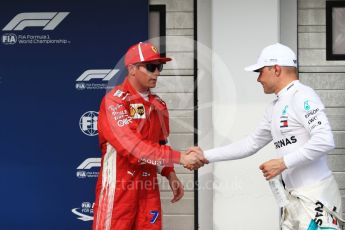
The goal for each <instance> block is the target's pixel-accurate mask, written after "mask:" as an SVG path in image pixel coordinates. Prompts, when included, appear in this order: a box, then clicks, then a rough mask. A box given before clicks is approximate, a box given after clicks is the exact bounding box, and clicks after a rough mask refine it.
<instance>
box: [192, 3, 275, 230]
mask: <svg viewBox="0 0 345 230" xmlns="http://www.w3.org/2000/svg"><path fill="white" fill-rule="evenodd" d="M212 30H213V31H212V35H213V36H212V48H213V51H214V55H213V66H212V69H213V73H212V77H213V125H214V145H215V146H221V145H224V144H227V143H231V142H233V141H236V140H238V139H240V138H242V137H244V136H245V135H246V134H248V133H249V132H251V131H253V130H254V128H255V127H256V125H257V124H258V122H259V121H260V119H261V118H262V116H263V112H264V109H265V107H266V105H267V104H268V102H269V101H270V100H272V99H273V96H272V95H264V94H263V91H262V87H261V85H260V84H258V83H257V82H256V78H257V74H255V73H247V72H244V70H243V68H244V67H245V66H247V65H250V64H253V63H254V62H255V61H256V59H257V56H258V55H259V52H260V51H261V49H262V48H263V47H265V46H267V45H269V44H272V43H275V42H277V41H278V40H279V0H265V1H255V0H241V1H238V0H213V1H212ZM199 90H200V89H199ZM273 151H274V149H273V146H272V145H270V146H269V147H266V148H265V149H263V150H261V151H260V152H259V154H256V155H254V156H252V157H250V158H247V159H243V160H238V161H232V162H221V163H216V164H215V165H214V174H213V175H214V197H213V202H214V204H213V225H214V226H213V228H214V229H215V230H217V229H219V230H224V229H241V230H245V229H253V228H255V229H265V230H271V229H272V230H273V229H279V224H278V222H279V210H278V208H277V205H276V204H275V201H274V199H273V197H272V194H271V191H270V190H269V187H268V183H267V182H266V181H265V179H264V177H263V176H262V174H261V172H260V170H259V168H258V167H259V165H260V164H261V163H263V162H265V161H267V160H269V159H271V158H272V157H273ZM200 218H202V217H200Z"/></svg>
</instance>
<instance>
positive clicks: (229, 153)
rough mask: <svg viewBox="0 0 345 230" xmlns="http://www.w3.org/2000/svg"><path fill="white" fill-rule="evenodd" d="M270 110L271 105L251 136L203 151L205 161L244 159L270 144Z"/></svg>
mask: <svg viewBox="0 0 345 230" xmlns="http://www.w3.org/2000/svg"><path fill="white" fill-rule="evenodd" d="M272 108H273V104H271V105H270V106H269V107H268V108H267V109H266V112H265V115H264V118H263V119H262V121H261V123H260V124H259V125H258V126H257V128H256V130H255V131H254V132H253V133H252V134H250V135H248V136H247V137H245V138H244V139H242V140H239V141H236V142H234V143H232V144H229V145H226V146H223V147H219V148H214V149H210V150H207V151H205V152H204V155H205V157H206V159H207V160H208V161H209V162H217V161H226V160H236V159H241V158H245V157H248V156H251V155H253V154H254V153H256V152H257V151H258V150H260V149H261V148H263V147H264V146H265V145H267V144H268V143H269V142H271V141H272V135H271V117H272Z"/></svg>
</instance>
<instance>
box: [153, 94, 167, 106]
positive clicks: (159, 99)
mask: <svg viewBox="0 0 345 230" xmlns="http://www.w3.org/2000/svg"><path fill="white" fill-rule="evenodd" d="M151 95H152V97H153V99H154V100H155V101H157V102H158V103H160V104H161V105H163V106H166V103H165V101H164V100H163V99H162V98H161V97H159V96H158V95H157V94H154V93H152V94H151Z"/></svg>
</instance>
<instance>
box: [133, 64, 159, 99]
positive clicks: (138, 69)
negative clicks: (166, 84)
mask: <svg viewBox="0 0 345 230" xmlns="http://www.w3.org/2000/svg"><path fill="white" fill-rule="evenodd" d="M160 65H161V66H160ZM162 65H163V64H162V63H159V62H149V63H138V64H135V65H133V66H132V67H131V69H130V74H131V75H132V77H133V78H132V79H133V81H134V87H135V88H136V89H137V90H138V91H141V92H145V91H147V90H148V89H150V88H155V87H156V84H157V80H158V76H159V75H160V71H161V70H162V67H163V66H162Z"/></svg>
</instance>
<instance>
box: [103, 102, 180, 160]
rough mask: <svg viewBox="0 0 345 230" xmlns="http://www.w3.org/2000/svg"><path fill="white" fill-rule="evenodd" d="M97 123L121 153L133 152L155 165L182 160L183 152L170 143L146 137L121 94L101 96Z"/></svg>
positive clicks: (134, 154) (137, 157)
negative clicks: (135, 123) (156, 141)
mask: <svg viewBox="0 0 345 230" xmlns="http://www.w3.org/2000/svg"><path fill="white" fill-rule="evenodd" d="M98 127H99V130H102V134H103V135H104V137H105V139H106V140H107V141H108V142H109V143H110V144H111V145H112V146H113V147H114V148H115V149H116V151H117V153H118V154H122V155H123V156H129V155H132V156H134V157H135V158H136V159H138V160H141V161H143V162H146V163H148V164H152V165H161V166H163V165H164V166H172V165H173V164H174V163H179V162H180V152H178V151H175V150H173V149H172V148H171V147H170V146H168V145H159V144H158V143H154V142H152V141H149V140H143V138H142V136H141V134H140V133H139V132H137V127H136V126H135V125H134V122H132V117H131V116H130V111H129V108H128V105H127V104H126V102H125V101H124V100H122V99H121V98H118V97H111V96H109V97H107V96H106V97H105V98H104V99H103V100H102V103H101V110H100V113H99V118H98Z"/></svg>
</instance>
